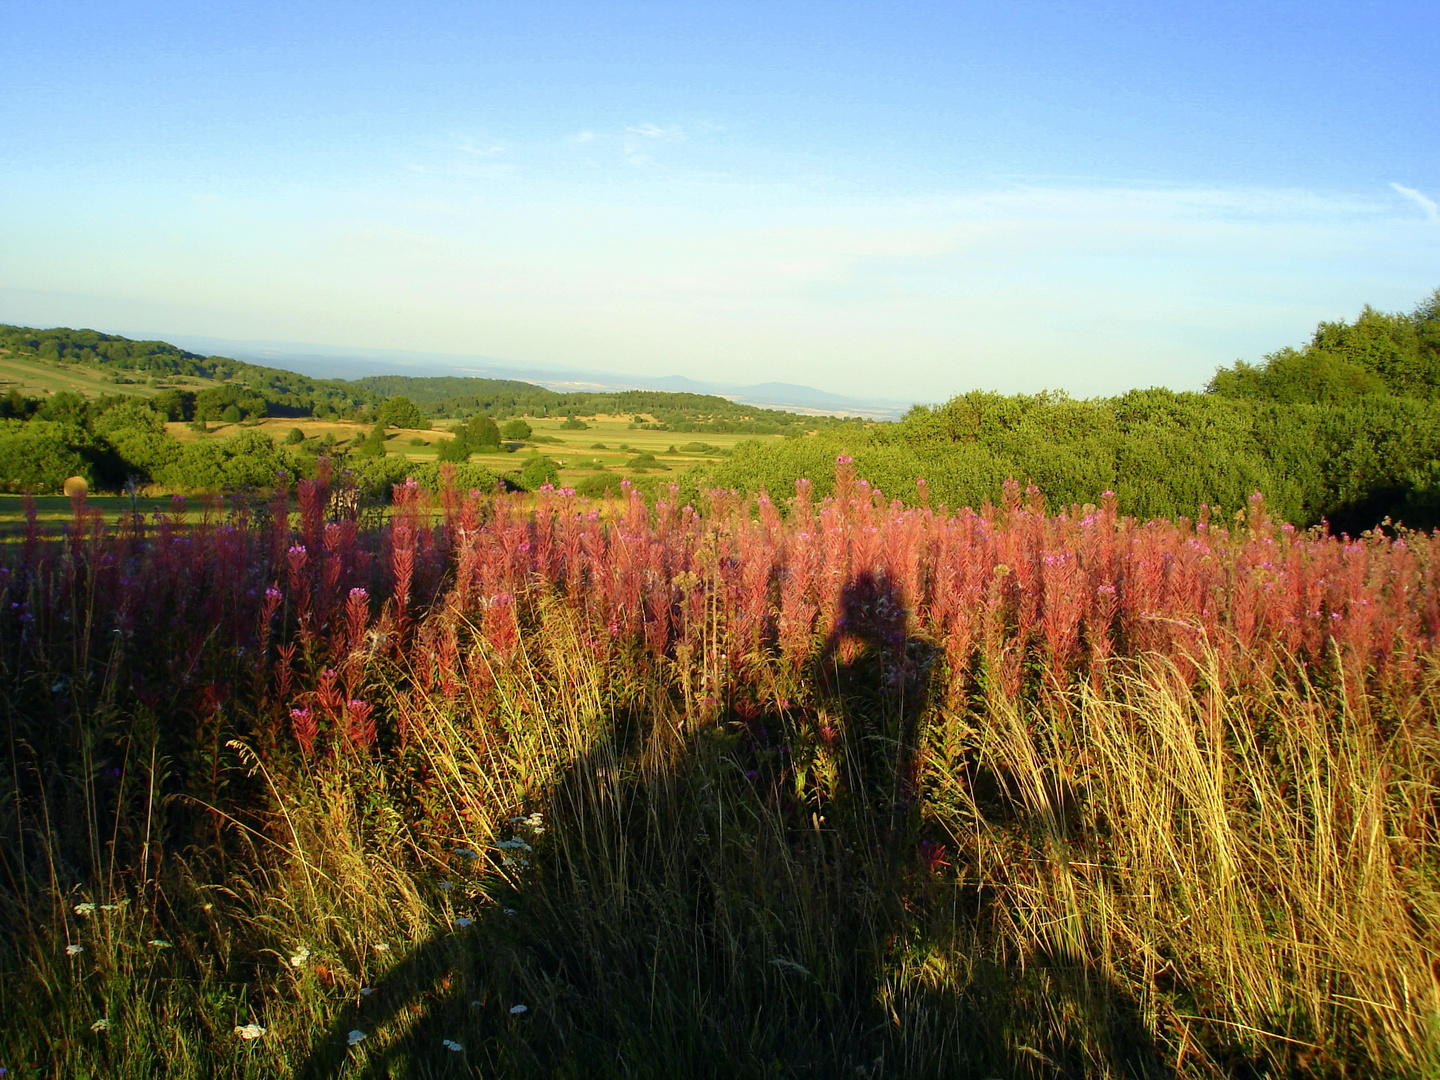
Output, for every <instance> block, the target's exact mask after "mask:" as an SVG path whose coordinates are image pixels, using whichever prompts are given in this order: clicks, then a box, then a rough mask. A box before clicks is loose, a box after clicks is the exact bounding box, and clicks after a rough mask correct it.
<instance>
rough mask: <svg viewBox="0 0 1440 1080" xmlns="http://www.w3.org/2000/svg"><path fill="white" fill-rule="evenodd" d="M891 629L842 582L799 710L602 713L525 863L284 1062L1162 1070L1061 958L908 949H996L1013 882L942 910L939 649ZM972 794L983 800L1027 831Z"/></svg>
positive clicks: (438, 1067) (870, 599)
mask: <svg viewBox="0 0 1440 1080" xmlns="http://www.w3.org/2000/svg"><path fill="white" fill-rule="evenodd" d="M910 622H911V620H910V615H909V612H908V611H907V609H906V605H905V603H904V598H903V597H902V596H901V595H899V593H898V591H897V590H896V589H895V588H894V587H893V586H892V585H891V584H890V583H888V582H887V581H885V580H884V579H883V578H880V577H876V576H874V575H870V574H860V575H857V576H856V577H855V578H854V579H853V580H852V581H851V582H849V583H848V585H847V586H846V588H845V589H844V591H843V594H842V596H841V600H840V605H839V611H838V617H837V621H836V625H835V627H834V629H833V632H832V633H831V634H830V636H829V637H828V639H827V640H826V642H825V643H824V646H823V648H822V649H821V651H820V653H819V655H818V659H817V660H816V662H815V665H814V667H813V670H812V672H811V675H810V682H811V684H812V687H813V690H814V694H813V699H812V700H813V704H812V705H811V706H807V707H806V708H803V709H794V708H788V709H787V708H784V707H782V706H783V705H784V704H786V703H779V704H773V705H770V706H768V707H761V706H759V705H758V703H754V702H752V703H751V705H750V706H748V707H745V708H743V709H739V710H738V711H736V710H732V711H731V712H729V713H728V714H727V715H726V716H723V717H722V718H721V722H720V723H718V724H709V725H703V726H689V727H687V724H686V719H687V718H686V717H684V716H683V715H677V714H676V713H674V712H673V711H668V712H667V707H666V706H663V705H662V704H657V702H655V701H653V700H652V701H650V702H648V703H647V704H646V705H645V707H644V708H637V709H636V710H634V711H632V712H629V713H623V714H618V715H616V716H615V717H614V718H613V723H612V724H611V725H610V728H609V730H608V732H607V733H606V735H605V737H603V738H601V739H600V740H599V741H598V742H597V743H596V744H595V745H594V746H592V747H591V748H590V749H589V750H588V751H587V752H585V753H583V754H577V756H576V757H575V759H574V760H573V761H572V762H571V764H570V765H569V766H568V768H567V769H566V770H565V772H564V774H563V775H562V776H561V778H560V779H559V781H558V782H557V783H556V784H555V785H554V787H553V788H552V789H551V790H550V792H549V793H548V798H549V806H548V810H547V825H548V829H547V832H546V834H545V836H544V838H543V839H542V838H540V837H530V838H529V839H527V840H525V841H524V842H525V843H526V844H529V843H530V842H531V841H533V842H534V844H533V846H534V847H535V849H536V850H535V851H534V852H533V863H534V865H533V866H531V867H528V868H526V869H525V870H524V872H523V873H524V876H523V878H522V879H520V880H517V882H516V883H515V887H514V888H513V889H507V890H506V891H505V892H504V893H503V895H499V896H495V897H491V899H492V900H494V901H495V902H494V903H487V904H485V906H484V907H483V909H482V910H481V911H480V912H478V913H477V914H476V915H475V917H474V922H473V924H472V925H468V926H464V927H459V926H456V927H452V928H450V930H448V931H447V932H445V933H442V934H439V935H436V936H435V937H433V938H432V939H430V940H429V941H427V942H425V943H423V944H422V945H420V946H419V947H417V948H416V949H414V950H413V951H412V952H411V953H410V954H409V955H408V956H406V957H404V958H403V959H402V960H401V961H400V962H399V963H397V964H396V965H395V966H394V967H392V968H391V969H390V970H389V971H388V972H387V973H386V974H385V976H384V978H383V979H380V980H377V984H376V992H375V993H374V994H372V995H370V996H368V997H365V998H363V999H360V1000H358V1001H357V1002H356V1003H355V1005H354V1006H353V1007H351V1008H350V1009H348V1010H346V1011H345V1012H344V1013H343V1014H342V1015H341V1016H339V1017H337V1019H336V1021H335V1022H334V1024H332V1026H331V1028H330V1030H329V1031H328V1032H327V1033H326V1034H325V1035H324V1036H323V1037H322V1038H321V1039H319V1040H318V1041H317V1042H316V1043H315V1045H314V1046H313V1047H312V1049H311V1051H310V1054H309V1056H308V1059H307V1060H306V1062H305V1063H304V1064H303V1065H302V1066H301V1068H300V1069H299V1070H298V1071H297V1072H296V1075H297V1076H299V1077H304V1078H307V1080H308V1078H320V1077H330V1076H340V1075H355V1076H373V1077H379V1076H392V1075H403V1076H420V1077H431V1076H433V1077H443V1076H474V1075H506V1076H575V1077H611V1076H613V1077H635V1076H656V1077H660V1076H666V1077H671V1076H687V1077H688V1076H697V1077H698V1076H715V1077H730V1076H776V1075H782V1076H817V1077H819V1076H825V1077H829V1076H847V1077H865V1078H869V1080H880V1078H882V1077H907V1078H908V1077H920V1076H933V1077H951V1076H956V1077H964V1076H976V1077H987V1076H1020V1075H1024V1076H1064V1077H1069V1076H1074V1077H1079V1076H1083V1075H1087V1074H1088V1073H1089V1070H1090V1068H1092V1067H1093V1066H1094V1065H1095V1064H1096V1058H1097V1055H1098V1056H1099V1059H1100V1061H1099V1064H1100V1065H1101V1067H1102V1068H1103V1069H1104V1071H1106V1072H1108V1073H1109V1074H1110V1075H1115V1076H1134V1077H1160V1076H1166V1075H1168V1073H1167V1071H1166V1070H1165V1068H1164V1067H1163V1065H1162V1064H1161V1055H1160V1053H1159V1051H1158V1048H1157V1047H1156V1045H1155V1043H1154V1039H1153V1036H1152V1035H1151V1033H1150V1032H1149V1031H1148V1029H1147V1027H1146V1025H1145V1024H1144V1022H1143V1019H1142V1018H1141V1016H1140V1013H1139V1010H1138V1009H1137V1008H1136V1006H1135V1004H1134V1002H1133V1001H1131V1000H1130V999H1129V997H1128V996H1127V995H1126V993H1125V992H1124V990H1123V989H1122V988H1121V987H1120V986H1118V985H1117V984H1116V983H1115V982H1114V980H1113V979H1111V978H1110V977H1109V976H1108V975H1106V974H1105V973H1104V972H1103V970H1102V969H1101V967H1100V965H1099V964H1098V963H1097V962H1096V961H1094V960H1093V959H1091V958H1089V957H1087V956H1083V955H1080V954H1079V952H1078V951H1076V950H1073V949H1067V948H1065V947H1057V946H1054V945H1039V946H1033V945H1032V946H1031V947H1030V948H1028V949H1027V950H1025V951H1023V952H1016V951H1015V950H1013V949H1012V950H1010V952H1009V953H1008V959H1005V960H1004V961H1003V962H999V963H997V962H995V961H993V960H984V959H983V958H982V959H977V958H976V957H975V956H971V957H970V958H969V959H968V960H967V959H964V958H963V957H962V959H961V960H960V961H959V963H960V964H961V965H962V966H963V965H964V964H967V963H968V964H969V966H970V969H971V971H970V975H969V976H968V981H967V980H966V979H959V978H954V979H950V980H948V981H946V980H935V979H925V978H920V979H916V978H914V977H913V970H912V969H913V966H914V963H915V960H916V957H918V956H922V955H934V956H943V955H944V954H945V953H946V950H947V949H948V950H951V951H952V952H953V951H954V950H955V949H957V948H965V947H970V948H971V949H972V950H974V949H977V948H979V947H981V946H985V945H988V944H993V941H992V940H991V939H990V938H987V935H994V934H995V933H997V932H998V931H997V930H996V927H997V926H998V925H999V924H1000V923H1001V922H1003V921H1004V920H1003V919H1001V918H1000V916H1001V914H1002V912H1000V911H998V910H997V908H996V905H1003V904H1005V902H1006V901H1005V899H1004V897H1003V896H999V897H996V896H991V897H990V898H989V900H988V901H985V902H975V903H969V902H966V903H962V902H961V899H962V897H964V898H965V899H966V900H967V901H968V899H969V898H970V892H969V890H971V889H972V886H968V885H966V884H964V882H965V881H967V880H975V878H976V875H974V874H969V875H967V869H968V868H967V867H966V866H964V865H960V866H956V867H953V868H952V869H953V871H954V873H953V874H951V875H943V874H937V873H936V872H935V871H936V870H937V865H936V860H935V850H936V848H937V846H938V843H937V840H938V839H943V837H944V834H943V833H940V832H939V831H938V829H936V827H935V826H933V825H932V824H931V823H929V822H927V820H926V818H925V815H924V814H923V813H922V810H923V807H922V790H921V784H922V747H923V746H924V744H925V738H926V732H925V730H924V726H925V724H926V722H927V718H928V717H929V716H930V712H931V710H930V703H929V687H930V684H931V679H932V673H933V671H934V669H935V667H936V663H937V659H938V653H937V650H936V648H935V647H934V646H933V644H931V643H929V642H927V641H925V640H924V639H923V638H921V637H920V636H918V635H916V634H914V633H912V632H911V631H910ZM668 708H669V709H672V710H673V708H674V706H673V703H672V705H670V706H668ZM805 739H809V740H811V741H812V742H814V743H816V744H818V745H817V753H818V752H819V751H818V747H819V746H823V747H824V751H823V753H821V754H820V756H821V757H824V758H825V759H826V760H828V761H830V762H832V763H833V765H834V772H833V775H832V776H831V782H830V784H829V786H828V788H827V791H826V793H825V794H824V795H823V796H820V797H817V796H815V795H814V794H813V789H814V787H815V785H814V784H811V785H810V789H809V791H810V793H809V794H806V793H805V792H801V791H800V790H799V788H802V787H804V786H805V784H803V783H799V784H797V775H798V774H799V772H800V771H801V766H800V764H799V763H798V758H797V755H796V754H795V753H794V749H793V747H794V744H796V743H798V742H800V741H803V740H805ZM992 786H993V790H992V791H991V792H990V793H989V794H988V796H987V801H988V804H989V805H990V806H991V807H992V808H993V809H994V811H995V812H996V813H997V815H1001V816H1005V815H1008V816H1010V817H1011V818H1012V819H1013V821H1014V822H1015V823H1016V824H1017V827H1020V828H1034V827H1040V826H1041V825H1043V823H1039V822H1037V821H1036V820H1034V816H1033V814H1032V813H1031V811H1030V810H1029V809H1028V808H1027V807H1026V805H1025V803H1024V800H1023V799H1022V798H1020V797H1018V796H1012V795H1010V794H1009V793H1008V791H1009V789H1008V787H1007V785H1006V784H1004V783H1003V782H999V783H996V784H994V785H992ZM932 831H933V832H936V834H937V835H936V836H935V837H932V836H931V835H930V833H931V832H932ZM517 839H519V837H518V836H517ZM941 850H942V851H943V848H942V849H941ZM976 899H977V901H978V900H980V898H979V896H978V894H977V895H976ZM967 943H968V944H967ZM982 951H983V950H982ZM996 955H1007V954H1005V953H1004V952H1003V950H1001V951H999V952H997V953H996ZM901 968H906V970H912V975H911V976H907V977H906V978H907V979H908V981H907V982H905V985H903V986H902V985H900V983H901V982H902V980H901V979H899V978H898V977H897V976H896V972H897V971H899V970H900V969H901ZM1037 970H1038V971H1042V972H1044V973H1045V975H1046V978H1047V982H1046V987H1047V988H1048V992H1049V993H1051V994H1052V995H1054V997H1055V1000H1054V1002H1053V1005H1052V1006H1050V1007H1053V1009H1054V1010H1055V1014H1056V1015H1059V1014H1060V1013H1061V1012H1065V1013H1068V1014H1069V1015H1071V1017H1072V1020H1071V1021H1070V1022H1069V1024H1068V1026H1064V1025H1051V1026H1052V1027H1054V1030H1053V1031H1049V1030H1047V1022H1046V1019H1045V1018H1044V1017H1036V1016H1035V1015H1032V1014H1033V1012H1034V1010H1035V1005H1034V1000H1033V994H1031V995H1030V996H1026V994H1024V993H1022V992H1021V990H1020V986H1021V984H1022V982H1023V981H1024V980H1025V979H1026V978H1033V974H1034V972H1035V971H1037ZM1027 1010H1029V1011H1028V1012H1027ZM1074 1017H1078V1020H1076V1019H1073V1018H1074ZM382 1027H384V1028H387V1029H388V1034H387V1039H386V1043H385V1045H384V1047H383V1049H382V1048H380V1047H378V1046H376V1045H375V1043H371V1045H370V1046H369V1047H365V1052H364V1053H356V1052H354V1051H352V1048H351V1046H350V1045H349V1033H350V1032H351V1031H352V1030H359V1031H363V1032H366V1033H367V1040H368V1037H369V1035H370V1034H373V1033H374V1032H377V1031H379V1030H380V1029H381V1028H382ZM396 1027H399V1028H401V1029H402V1031H403V1033H401V1034H396V1033H395V1031H394V1029H395V1028H396ZM1062 1027H1063V1028H1064V1030H1061V1028H1062ZM1037 1031H1038V1032H1040V1034H1041V1037H1035V1038H1028V1039H1021V1038H1019V1037H1018V1036H1017V1034H1016V1033H1017V1032H1021V1033H1024V1032H1029V1033H1032V1034H1033V1033H1035V1032H1037ZM1077 1033H1078V1034H1077ZM1082 1039H1083V1041H1084V1042H1085V1043H1086V1046H1085V1047H1082V1046H1080V1045H1079V1041H1080V1040H1082ZM377 1042H378V1040H377ZM1032 1043H1033V1044H1036V1045H1032ZM361 1045H362V1046H363V1045H364V1044H363V1043H362V1044H361Z"/></svg>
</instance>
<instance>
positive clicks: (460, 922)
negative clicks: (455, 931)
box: [455, 915, 475, 930]
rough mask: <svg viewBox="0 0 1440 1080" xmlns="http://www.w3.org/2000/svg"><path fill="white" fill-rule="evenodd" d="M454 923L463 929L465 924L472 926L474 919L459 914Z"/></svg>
mask: <svg viewBox="0 0 1440 1080" xmlns="http://www.w3.org/2000/svg"><path fill="white" fill-rule="evenodd" d="M455 925H456V926H458V927H460V929H461V930H464V929H465V927H467V926H474V925H475V920H474V919H467V918H466V917H465V916H464V915H461V916H460V918H458V919H456V920H455Z"/></svg>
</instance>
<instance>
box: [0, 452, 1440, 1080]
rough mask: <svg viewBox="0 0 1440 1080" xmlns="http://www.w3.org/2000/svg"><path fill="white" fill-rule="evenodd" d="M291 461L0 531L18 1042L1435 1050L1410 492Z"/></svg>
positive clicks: (812, 1060)
mask: <svg viewBox="0 0 1440 1080" xmlns="http://www.w3.org/2000/svg"><path fill="white" fill-rule="evenodd" d="M583 434H587V435H588V433H583ZM594 441H601V440H598V439H597V440H594ZM617 441H618V440H617ZM626 441H629V440H628V439H627V440H626ZM632 445H634V444H632ZM298 495H299V502H298V508H297V509H296V510H295V512H294V513H291V512H290V503H289V502H288V501H285V502H281V501H280V499H279V498H276V499H274V500H272V501H271V502H270V503H268V504H267V503H265V502H260V503H256V504H254V505H251V506H244V507H242V506H239V505H236V504H234V503H233V502H232V504H231V510H232V513H231V515H230V516H228V517H226V518H224V519H220V520H213V519H212V520H211V521H210V522H209V523H208V524H202V523H199V522H198V521H197V520H196V519H195V518H194V517H193V516H192V517H191V518H190V519H189V521H188V522H187V521H182V520H176V521H169V522H162V523H161V524H160V525H159V526H158V527H157V528H156V529H155V530H153V531H152V532H150V533H149V534H148V535H145V536H140V535H137V534H136V533H134V532H133V531H130V532H124V531H112V530H107V529H105V528H104V527H103V515H101V516H99V517H97V519H96V520H95V521H94V522H82V525H81V527H80V528H79V529H77V530H75V531H74V532H72V533H71V534H69V535H68V536H67V537H66V538H65V539H64V540H63V541H61V542H46V541H43V540H39V539H37V538H25V537H22V538H19V542H16V543H10V544H7V545H5V546H4V548H3V551H0V569H3V574H0V587H3V588H4V589H5V590H6V594H5V601H6V602H5V603H4V604H0V691H3V693H0V708H3V710H4V720H5V744H4V745H5V750H6V760H5V767H4V769H3V770H0V1010H3V1015H4V1017H5V1022H4V1024H3V1025H0V1067H4V1068H6V1069H7V1070H8V1073H7V1076H17V1077H22V1076H23V1077H31V1076H34V1077H66V1078H69V1077H107V1078H121V1080H126V1078H132V1077H135V1078H138V1077H153V1076H166V1077H196V1078H199V1077H255V1078H261V1077H264V1078H273V1077H316V1078H318V1077H332V1076H356V1077H360V1076H374V1077H381V1076H388V1077H424V1078H430V1077H490V1076H507V1077H510V1076H514V1077H616V1078H619V1077H657V1078H659V1077H667V1078H668V1077H679V1076H684V1077H691V1076H695V1077H717V1078H718V1077H736V1076H745V1077H762V1076H763V1077H776V1076H783V1077H822V1076H823V1077H837V1076H845V1077H861V1076H863V1077H867V1078H870V1080H881V1078H886V1077H895V1078H900V1077H905V1078H909V1077H935V1078H942V1077H946V1078H948V1077H981V1078H983V1077H1007V1078H1008V1077H1036V1078H1039V1077H1116V1078H1119V1077H1157V1078H1159V1077H1185V1078H1190V1077H1194V1078H1217V1080H1218V1078H1236V1080H1239V1078H1253V1077H1262V1076H1273V1077H1280V1076H1287V1077H1288V1076H1293V1077H1300V1076H1334V1077H1372V1076H1384V1077H1416V1078H1419V1077H1427V1076H1433V1075H1435V1074H1436V1071H1437V1069H1440V976H1437V972H1440V860H1437V857H1436V852H1437V851H1440V846H1437V840H1440V811H1437V807H1440V662H1437V649H1440V541H1437V539H1436V538H1434V537H1431V536H1426V535H1422V534H1406V535H1403V536H1401V537H1398V538H1388V537H1386V536H1383V535H1372V536H1369V537H1367V538H1365V539H1364V540H1362V541H1359V542H1349V541H1342V540H1338V539H1335V538H1332V537H1329V536H1327V535H1325V534H1323V533H1308V534H1307V533H1300V532H1296V531H1295V530H1294V529H1292V528H1290V527H1289V526H1284V527H1280V526H1277V525H1276V524H1274V523H1273V522H1271V521H1270V520H1269V519H1268V518H1267V517H1266V514H1265V510H1264V507H1263V505H1261V504H1260V503H1259V502H1258V500H1257V501H1256V502H1254V503H1252V505H1251V506H1250V508H1249V513H1248V516H1247V517H1243V518H1242V519H1240V520H1239V521H1235V522H1231V523H1229V524H1228V527H1221V525H1219V524H1215V523H1211V522H1210V521H1208V520H1207V519H1206V518H1205V517H1204V516H1203V515H1202V516H1201V518H1200V519H1199V520H1198V521H1195V522H1188V521H1181V522H1176V523H1169V522H1154V523H1150V524H1143V523H1140V522H1136V521H1134V520H1133V519H1127V518H1124V517H1122V516H1121V515H1120V514H1119V513H1118V511H1117V508H1116V506H1115V503H1114V500H1113V499H1111V498H1107V499H1106V500H1105V501H1104V503H1103V504H1102V505H1101V506H1099V507H1098V508H1088V509H1086V510H1085V511H1083V512H1082V513H1081V514H1079V515H1071V514H1067V513H1058V514H1057V513H1048V512H1046V510H1045V508H1044V506H1043V503H1042V502H1041V500H1040V498H1039V495H1038V493H1037V492H1031V493H1030V494H1028V495H1022V493H1021V492H1020V490H1019V488H1018V487H1017V486H1015V485H1010V486H1009V487H1008V488H1007V489H1006V498H1005V503H1004V505H1003V506H1000V507H986V508H984V509H983V510H982V511H980V512H970V511H962V512H960V513H958V514H955V515H949V514H945V513H940V512H936V511H933V510H931V509H928V508H908V509H907V508H904V507H900V506H898V505H897V504H892V503H890V502H888V501H886V500H881V499H879V498H877V497H875V496H874V493H873V492H872V491H871V490H870V488H869V486H868V485H867V484H866V483H865V482H864V481H859V480H857V479H856V478H855V476H854V472H853V468H852V467H851V466H850V464H849V463H848V461H846V460H844V459H842V461H841V462H840V463H839V466H838V468H837V475H836V486H835V494H834V495H833V496H830V497H827V498H826V499H824V500H822V501H815V500H812V499H811V498H810V493H809V488H808V482H802V483H800V484H798V485H797V490H796V495H795V496H794V498H792V499H790V500H787V501H786V504H785V505H784V507H783V509H784V510H785V513H784V514H783V515H782V513H781V512H780V511H781V507H778V506H777V505H776V504H775V503H772V502H769V501H768V500H753V499H746V498H744V497H736V496H731V495H729V494H726V493H717V494H716V495H715V496H714V497H713V499H712V501H711V503H710V504H709V505H708V506H703V507H701V509H700V511H699V512H696V511H694V510H692V509H690V508H679V507H675V506H671V505H668V504H667V503H666V502H665V500H664V499H661V500H660V501H659V502H658V503H656V504H655V505H654V506H647V505H646V503H645V502H644V500H643V499H641V498H640V497H639V496H638V495H636V496H634V497H632V499H631V500H630V501H629V502H628V503H627V504H624V505H622V506H619V507H617V508H615V512H614V513H613V514H611V515H608V516H602V515H597V514H595V513H594V512H593V505H592V504H590V503H588V502H583V501H580V500H575V499H571V498H569V497H566V496H564V495H560V494H558V493H540V494H539V495H537V496H529V497H525V498H524V499H517V498H510V497H496V496H493V495H482V494H476V495H471V496H468V497H462V496H460V495H459V494H458V493H451V494H449V495H437V496H435V497H433V498H432V497H431V496H428V495H426V494H425V493H424V492H422V491H420V490H418V489H416V488H414V487H405V488H402V489H401V492H400V495H399V499H398V503H397V505H396V506H395V507H394V508H393V513H392V515H391V516H389V517H388V518H383V519H378V518H377V519H370V520H367V521H366V522H364V523H362V522H361V521H359V520H357V519H356V518H354V517H353V516H346V515H347V514H348V513H349V512H350V511H349V509H348V508H347V507H346V506H345V505H344V504H343V503H342V504H339V505H337V504H335V503H332V502H331V501H330V499H329V497H328V496H329V492H328V491H327V490H326V489H325V488H324V487H323V486H322V485H320V484H317V483H315V482H311V481H306V482H303V483H302V484H301V485H300V489H299V492H298ZM337 515H338V516H337Z"/></svg>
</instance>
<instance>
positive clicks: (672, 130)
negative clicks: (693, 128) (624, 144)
mask: <svg viewBox="0 0 1440 1080" xmlns="http://www.w3.org/2000/svg"><path fill="white" fill-rule="evenodd" d="M625 130H626V131H628V132H630V134H632V135H643V136H645V138H647V139H666V140H669V141H671V142H684V141H685V129H684V128H681V127H668V128H662V127H656V126H655V125H654V124H641V125H640V126H639V127H627V128H626V129H625Z"/></svg>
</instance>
